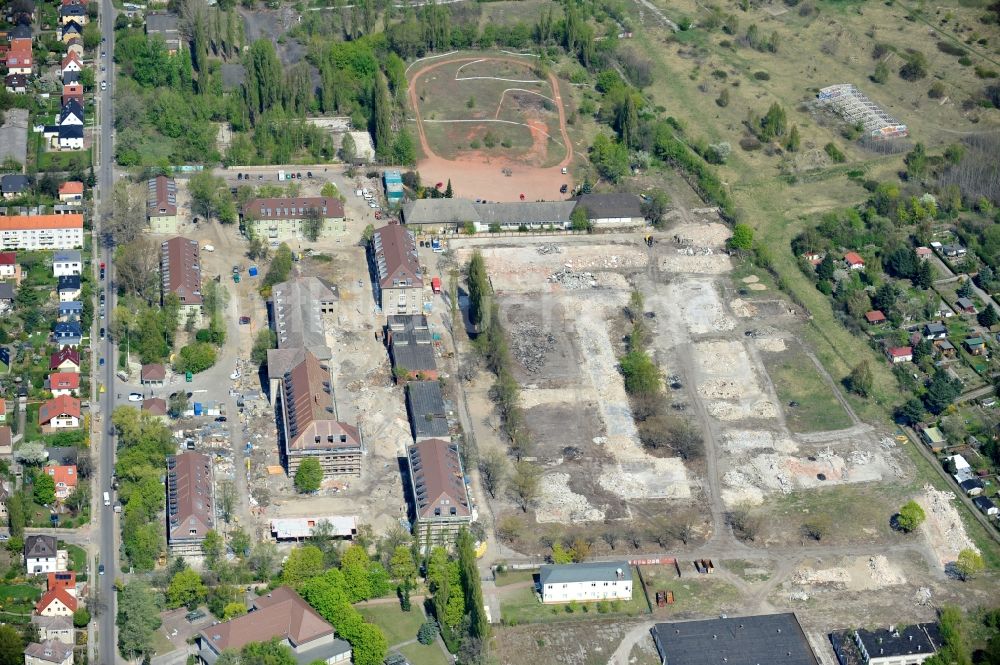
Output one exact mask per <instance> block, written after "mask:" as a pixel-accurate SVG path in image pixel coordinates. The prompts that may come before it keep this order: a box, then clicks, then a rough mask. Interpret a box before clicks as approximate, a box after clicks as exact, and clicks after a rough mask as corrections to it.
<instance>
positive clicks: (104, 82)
mask: <svg viewBox="0 0 1000 665" xmlns="http://www.w3.org/2000/svg"><path fill="white" fill-rule="evenodd" d="M107 89H108V82H107V81H101V90H107Z"/></svg>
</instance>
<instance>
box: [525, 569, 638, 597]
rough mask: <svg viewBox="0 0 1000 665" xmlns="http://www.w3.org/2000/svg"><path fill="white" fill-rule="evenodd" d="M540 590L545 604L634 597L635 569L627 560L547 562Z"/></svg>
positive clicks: (541, 575)
mask: <svg viewBox="0 0 1000 665" xmlns="http://www.w3.org/2000/svg"><path fill="white" fill-rule="evenodd" d="M538 590H539V592H540V593H541V596H542V602H543V603H570V602H592V601H601V600H631V599H632V568H631V566H629V564H628V562H627V561H595V562H588V563H568V564H553V565H545V566H542V567H541V568H540V569H539V571H538Z"/></svg>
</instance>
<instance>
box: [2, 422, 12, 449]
mask: <svg viewBox="0 0 1000 665" xmlns="http://www.w3.org/2000/svg"><path fill="white" fill-rule="evenodd" d="M13 443H14V437H13V436H11V433H10V427H8V426H7V425H0V448H10V447H11V446H12V445H13Z"/></svg>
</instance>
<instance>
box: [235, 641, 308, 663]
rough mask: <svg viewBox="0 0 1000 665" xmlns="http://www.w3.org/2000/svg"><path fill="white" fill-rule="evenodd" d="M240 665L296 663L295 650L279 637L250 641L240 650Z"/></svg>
mask: <svg viewBox="0 0 1000 665" xmlns="http://www.w3.org/2000/svg"><path fill="white" fill-rule="evenodd" d="M239 662H240V665H296V662H297V661H296V660H295V652H293V651H292V648H291V647H290V646H288V645H287V644H285V643H283V642H282V641H281V639H280V638H277V637H275V638H274V639H272V640H270V641H268V642H251V643H250V644H248V645H246V646H245V647H243V648H242V649H241V650H240V659H239Z"/></svg>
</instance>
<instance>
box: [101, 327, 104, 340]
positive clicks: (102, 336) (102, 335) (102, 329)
mask: <svg viewBox="0 0 1000 665" xmlns="http://www.w3.org/2000/svg"><path fill="white" fill-rule="evenodd" d="M101 339H104V328H101Z"/></svg>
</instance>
